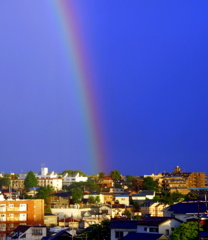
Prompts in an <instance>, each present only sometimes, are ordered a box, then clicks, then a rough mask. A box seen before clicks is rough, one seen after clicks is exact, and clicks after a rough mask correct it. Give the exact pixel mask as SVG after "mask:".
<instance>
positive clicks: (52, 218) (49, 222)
mask: <svg viewBox="0 0 208 240" xmlns="http://www.w3.org/2000/svg"><path fill="white" fill-rule="evenodd" d="M57 224H58V217H57V215H55V214H52V213H45V214H44V225H46V226H47V227H50V226H56V225H57Z"/></svg>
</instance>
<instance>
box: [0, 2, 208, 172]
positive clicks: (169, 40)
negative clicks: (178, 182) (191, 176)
mask: <svg viewBox="0 0 208 240" xmlns="http://www.w3.org/2000/svg"><path fill="white" fill-rule="evenodd" d="M52 2H55V1H52ZM72 2H74V4H75V5H76V17H77V19H78V20H79V21H80V23H81V25H82V31H83V32H82V34H83V36H84V42H85V46H86V47H87V49H88V52H89V53H90V56H89V62H93V63H94V65H93V67H94V68H95V69H94V71H95V72H96V78H95V79H94V83H95V84H96V89H97V90H98V93H99V101H100V105H99V110H100V112H102V117H101V119H100V122H101V126H102V128H103V129H102V131H104V132H105V139H104V141H103V142H105V149H106V150H105V151H106V152H107V153H108V154H107V159H106V165H107V167H106V169H99V170H103V171H105V172H106V173H108V172H109V171H110V170H114V169H117V170H120V172H121V173H122V174H123V175H126V174H132V175H143V174H151V173H157V172H163V171H167V172H170V171H172V170H173V168H174V167H175V166H177V165H179V166H180V167H181V168H182V170H184V171H199V172H201V171H206V172H207V166H206V162H207V156H208V147H207V144H208V141H207V140H208V125H207V122H208V110H207V105H208V94H207V89H208V81H207V76H208V48H207V42H208V21H207V16H208V2H207V1H179V0H176V1H158V0H154V1H153V0H152V1H148V0H145V1H135V0H134V1H133V0H128V1H124V0H121V1H114V0H107V1H106V0H99V1H97V0H88V1H84V0H76V1H75V0H74V1H73V0H72ZM0 4H1V7H0V35H1V38H0V48H1V49H0V50H1V58H0V79H1V88H0V99H1V101H0V107H1V114H0V124H1V133H0V143H1V144H0V158H1V163H0V171H2V172H7V173H9V172H16V173H20V172H21V171H23V172H28V171H30V170H33V171H39V170H40V167H41V164H42V163H45V166H46V167H48V168H49V170H51V171H52V170H54V171H56V172H61V171H63V170H66V169H72V170H76V169H80V170H83V171H85V172H86V173H88V174H90V173H95V172H93V167H92V166H91V165H92V159H90V157H91V155H90V154H89V152H88V151H89V150H88V149H87V148H88V144H87V143H86V142H87V137H86V135H85V134H84V133H83V132H84V128H85V126H84V124H85V123H84V121H83V119H82V116H81V111H82V110H81V109H80V105H79V104H78V99H77V96H76V94H75V91H74V85H73V84H74V82H75V79H70V81H68V79H69V72H68V69H69V68H71V67H72V64H70V62H69V61H66V59H65V57H66V55H65V45H64V44H63V41H62V38H63V36H62V35H61V33H62V31H61V30H60V25H59V23H58V16H57V14H58V13H56V10H55V11H54V12H53V11H52V10H54V9H53V8H52V4H50V3H49V2H48V3H47V2H44V3H43V2H42V1H29V2H28V1H12V0H11V1H1V3H0ZM69 7H70V4H69ZM82 41H83V39H82ZM90 57H93V60H90ZM95 100H96V99H95Z"/></svg>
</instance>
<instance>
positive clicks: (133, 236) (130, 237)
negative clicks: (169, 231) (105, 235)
mask: <svg viewBox="0 0 208 240" xmlns="http://www.w3.org/2000/svg"><path fill="white" fill-rule="evenodd" d="M138 239H141V240H168V239H169V238H167V237H166V236H165V235H163V234H159V233H157V234H149V233H138V232H129V233H128V234H127V235H126V236H125V237H123V238H122V240H138Z"/></svg>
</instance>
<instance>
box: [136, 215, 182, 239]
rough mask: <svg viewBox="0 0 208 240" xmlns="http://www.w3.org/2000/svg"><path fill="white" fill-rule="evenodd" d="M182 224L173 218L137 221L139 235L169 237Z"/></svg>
mask: <svg viewBox="0 0 208 240" xmlns="http://www.w3.org/2000/svg"><path fill="white" fill-rule="evenodd" d="M181 223H182V221H180V220H179V219H176V218H173V217H148V218H144V219H139V220H138V221H137V232H138V233H151V234H158V233H159V234H163V235H165V236H166V237H169V236H170V234H171V233H172V231H173V230H174V228H175V227H177V226H179V225H180V224H181Z"/></svg>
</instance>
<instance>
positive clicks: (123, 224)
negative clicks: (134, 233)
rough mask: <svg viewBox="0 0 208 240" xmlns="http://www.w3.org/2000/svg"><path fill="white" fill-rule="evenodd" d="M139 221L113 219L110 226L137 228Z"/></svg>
mask: <svg viewBox="0 0 208 240" xmlns="http://www.w3.org/2000/svg"><path fill="white" fill-rule="evenodd" d="M137 222H138V221H128V220H125V221H119V220H118V221H111V223H110V226H109V228H114V229H137Z"/></svg>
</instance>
